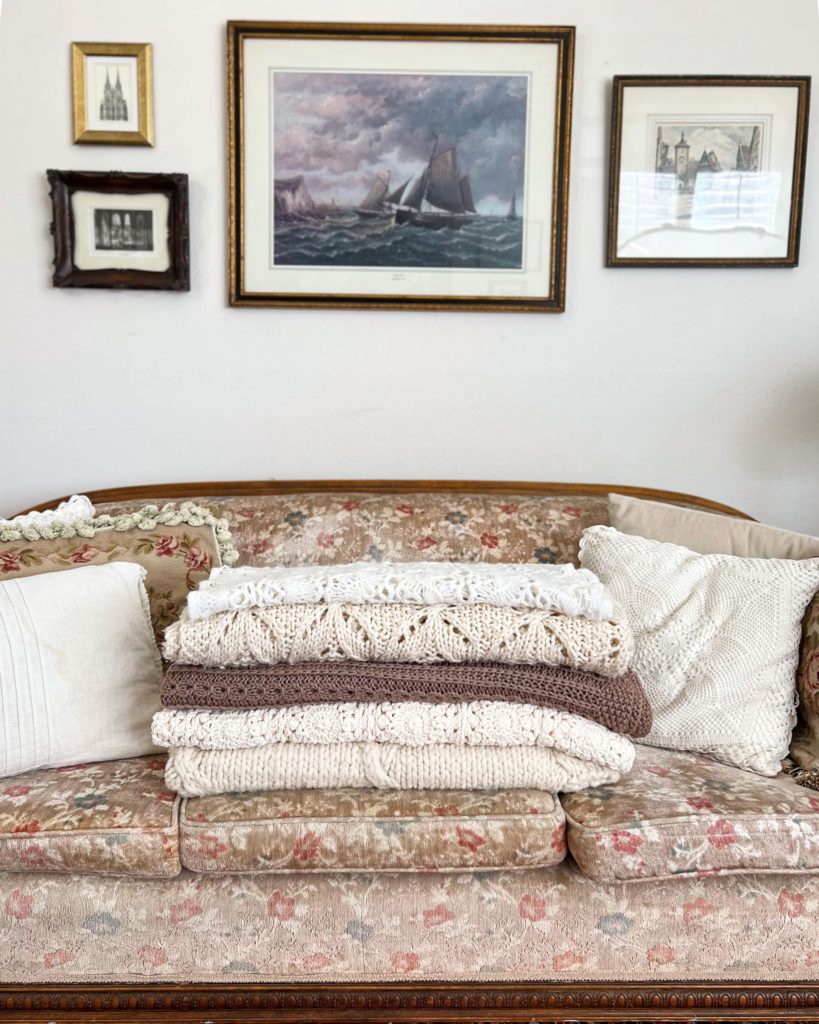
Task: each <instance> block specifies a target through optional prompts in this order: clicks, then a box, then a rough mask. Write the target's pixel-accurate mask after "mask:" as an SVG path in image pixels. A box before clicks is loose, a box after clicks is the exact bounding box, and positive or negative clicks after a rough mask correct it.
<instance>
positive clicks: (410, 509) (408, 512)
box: [395, 505, 415, 516]
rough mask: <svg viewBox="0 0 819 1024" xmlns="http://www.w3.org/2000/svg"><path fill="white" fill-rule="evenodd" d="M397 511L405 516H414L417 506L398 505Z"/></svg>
mask: <svg viewBox="0 0 819 1024" xmlns="http://www.w3.org/2000/svg"><path fill="white" fill-rule="evenodd" d="M395 511H396V512H400V513H401V515H404V516H414V515H415V506H414V505H396V506H395Z"/></svg>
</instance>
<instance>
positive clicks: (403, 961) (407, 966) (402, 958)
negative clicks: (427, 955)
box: [390, 953, 421, 974]
mask: <svg viewBox="0 0 819 1024" xmlns="http://www.w3.org/2000/svg"><path fill="white" fill-rule="evenodd" d="M390 962H391V963H392V966H393V970H395V971H400V972H401V973H402V974H409V973H411V972H412V971H417V970H418V969H419V968H420V966H421V958H420V957H419V956H418V954H417V953H393V954H392V956H391V957H390Z"/></svg>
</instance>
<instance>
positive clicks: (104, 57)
mask: <svg viewBox="0 0 819 1024" xmlns="http://www.w3.org/2000/svg"><path fill="white" fill-rule="evenodd" d="M71 75H72V80H73V86H74V89H73V97H74V142H81V143H103V144H108V145H117V146H123V145H125V146H153V144H154V103H153V48H152V46H151V44H150V43H72V44H71Z"/></svg>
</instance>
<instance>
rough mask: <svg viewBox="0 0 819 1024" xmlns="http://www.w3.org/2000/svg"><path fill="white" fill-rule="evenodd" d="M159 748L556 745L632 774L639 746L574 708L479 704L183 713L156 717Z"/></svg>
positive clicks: (155, 736) (418, 703) (346, 705)
mask: <svg viewBox="0 0 819 1024" xmlns="http://www.w3.org/2000/svg"><path fill="white" fill-rule="evenodd" d="M152 732H153V740H154V743H155V744H156V745H157V746H159V747H202V748H205V749H208V750H218V749H222V750H237V749H241V748H242V747H261V746H265V745H266V744H268V743H277V742H285V741H286V742H292V743H397V744H400V745H402V746H414V747H422V746H428V745H429V744H431V743H449V744H455V745H457V744H461V745H463V746H468V747H475V746H488V747H516V746H521V747H550V748H552V749H554V750H560V751H562V752H563V753H565V754H571V755H572V757H580V758H583V759H584V760H588V761H594V762H596V763H598V764H603V765H607V766H608V767H609V768H614V769H616V770H617V771H621V772H627V771H630V769H631V766H632V764H633V763H634V745H633V744H632V743H631V741H630V740H628V739H626V737H624V736H620V735H618V734H617V733H614V732H611V731H610V730H609V729H606V728H605V727H604V726H602V725H598V724H597V722H592V721H590V720H589V719H588V718H583V717H581V716H580V715H573V714H570V713H569V712H567V711H556V710H554V709H553V708H543V707H536V706H535V705H533V704H511V703H507V702H506V701H492V700H482V701H472V702H470V703H464V704H427V703H424V702H421V701H404V702H398V703H395V704H373V703H368V704H359V703H353V702H346V703H343V704H308V705H303V706H301V707H288V708H259V709H255V710H251V711H195V710H194V711H176V710H165V711H160V712H158V713H157V714H156V715H154V720H153V727H152Z"/></svg>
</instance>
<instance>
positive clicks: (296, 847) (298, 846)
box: [293, 832, 321, 861]
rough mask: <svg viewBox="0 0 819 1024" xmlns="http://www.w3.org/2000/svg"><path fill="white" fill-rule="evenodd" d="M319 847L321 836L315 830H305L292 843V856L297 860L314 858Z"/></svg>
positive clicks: (317, 853)
mask: <svg viewBox="0 0 819 1024" xmlns="http://www.w3.org/2000/svg"><path fill="white" fill-rule="evenodd" d="M320 848H321V838H320V837H319V836H317V835H316V833H315V832H305V833H304V835H303V836H299V838H298V839H297V840H296V841H295V843H294V844H293V856H294V857H296V858H297V859H298V860H303V861H308V860H315V859H316V858H317V857H318V855H319V850H320Z"/></svg>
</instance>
